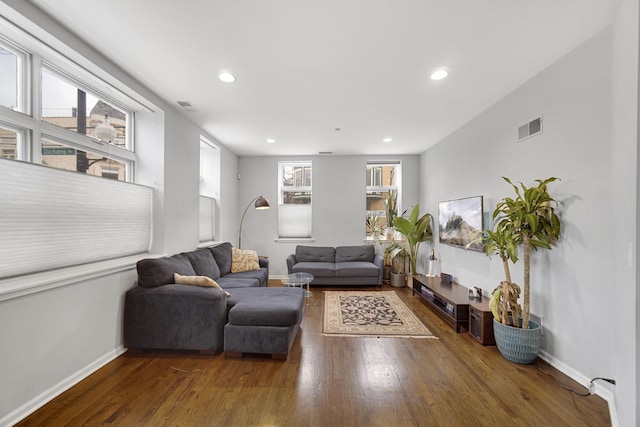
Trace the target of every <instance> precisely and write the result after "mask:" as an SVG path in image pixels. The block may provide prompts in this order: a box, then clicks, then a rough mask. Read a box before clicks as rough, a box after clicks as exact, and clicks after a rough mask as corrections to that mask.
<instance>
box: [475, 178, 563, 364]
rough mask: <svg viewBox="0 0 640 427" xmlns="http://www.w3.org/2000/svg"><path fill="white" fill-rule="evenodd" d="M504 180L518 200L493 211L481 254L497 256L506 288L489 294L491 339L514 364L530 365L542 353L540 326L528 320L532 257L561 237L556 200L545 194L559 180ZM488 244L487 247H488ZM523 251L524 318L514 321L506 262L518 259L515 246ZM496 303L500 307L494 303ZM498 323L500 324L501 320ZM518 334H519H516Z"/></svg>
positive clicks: (515, 309) (515, 293)
mask: <svg viewBox="0 0 640 427" xmlns="http://www.w3.org/2000/svg"><path fill="white" fill-rule="evenodd" d="M503 179H504V180H505V181H506V182H507V183H509V184H511V186H512V187H513V189H514V191H515V193H516V197H515V198H510V197H506V198H504V199H503V200H502V201H500V202H499V203H498V204H497V206H496V208H495V210H494V212H493V219H494V223H495V231H494V232H487V235H486V241H485V245H486V246H485V252H486V253H487V254H491V253H493V254H498V255H500V257H501V259H502V261H503V265H504V266H505V276H506V281H505V282H507V283H506V285H504V283H505V282H503V285H501V286H500V287H498V288H497V289H496V290H495V291H494V294H493V297H492V300H493V301H494V302H493V303H492V305H493V306H494V307H495V306H496V305H498V306H499V307H500V308H499V309H498V310H496V311H497V312H498V317H495V318H494V335H495V337H496V344H497V346H498V349H499V350H500V352H501V353H502V355H503V356H504V357H505V358H506V359H508V360H511V361H513V362H517V363H531V362H533V361H534V360H535V359H536V357H537V356H538V352H539V350H540V326H539V325H537V324H536V323H535V322H532V321H531V320H530V318H529V317H530V300H531V296H530V295H531V286H530V285H531V280H530V279H531V277H530V276H531V275H530V271H531V253H532V251H535V250H537V249H540V248H542V249H551V245H552V244H553V243H555V241H556V240H557V239H558V237H559V236H560V219H559V218H558V216H557V215H556V213H555V206H556V201H555V200H554V199H553V198H552V197H551V196H550V195H549V192H548V190H547V185H548V184H549V183H552V182H554V181H556V180H558V178H555V177H551V178H548V179H545V180H540V179H537V180H536V182H537V183H538V184H537V185H536V186H532V187H526V186H525V185H524V184H522V183H521V184H520V187H518V186H516V185H514V184H513V183H512V182H511V181H510V180H509V178H506V177H503ZM487 243H489V244H488V245H487ZM519 245H521V246H522V248H523V263H524V278H523V291H524V295H523V303H524V304H523V307H522V319H520V320H519V319H518V316H517V314H518V312H519V305H517V298H518V295H519V294H520V290H519V288H518V287H517V285H515V284H513V282H512V281H511V276H510V274H509V269H508V262H507V260H508V259H510V260H511V261H513V262H516V261H517V260H518V254H517V251H516V250H515V249H514V247H517V246H519ZM498 301H500V303H499V304H497V302H498ZM509 302H511V303H514V305H513V306H510V307H509V308H511V311H512V314H513V322H512V324H510V323H511V322H509V321H508V320H507V319H508V313H507V311H508V309H507V306H508V305H509ZM499 319H500V320H501V321H499ZM518 331H520V332H518Z"/></svg>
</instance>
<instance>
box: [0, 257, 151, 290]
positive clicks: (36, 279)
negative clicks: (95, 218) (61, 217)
mask: <svg viewBox="0 0 640 427" xmlns="http://www.w3.org/2000/svg"><path fill="white" fill-rule="evenodd" d="M161 256H163V255H158V254H148V253H144V254H137V255H131V256H127V257H121V258H114V259H110V260H106V261H99V262H93V263H90V264H84V265H76V266H73V267H66V268H60V269H58V270H50V271H43V272H40V273H34V274H27V275H24V276H17V277H10V278H8V279H2V280H0V301H6V300H10V299H13V298H19V297H23V296H25V295H30V294H35V293H38V292H42V291H46V290H49V289H54V288H59V287H62V286H67V285H71V284H73V283H78V282H81V281H84V280H89V279H93V278H95V277H101V276H106V275H108V274H114V273H118V272H121V271H126V270H132V269H135V268H136V263H137V262H138V261H139V260H141V259H144V258H159V257H161Z"/></svg>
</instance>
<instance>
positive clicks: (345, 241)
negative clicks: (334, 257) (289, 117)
mask: <svg viewBox="0 0 640 427" xmlns="http://www.w3.org/2000/svg"><path fill="white" fill-rule="evenodd" d="M286 160H288V161H293V160H311V161H312V162H313V172H312V173H313V178H312V180H313V196H312V203H313V224H312V227H313V231H312V234H313V239H314V241H312V242H276V241H275V240H276V239H277V238H278V208H277V205H278V161H286ZM368 160H401V161H402V191H403V206H401V209H406V208H408V207H410V206H413V205H414V204H415V203H417V202H418V194H419V192H418V189H419V186H420V181H419V179H418V176H419V171H418V164H419V156H417V155H416V156H306V157H295V158H294V157H241V158H240V162H239V163H240V174H241V177H242V178H241V180H240V197H239V206H238V215H242V211H243V210H244V209H245V208H246V206H247V204H248V203H249V202H250V201H251V200H252V199H253V198H255V197H256V196H259V195H263V196H264V197H266V198H267V199H268V200H269V202H270V204H271V209H268V210H263V211H256V210H254V209H253V208H251V209H250V210H249V212H247V215H246V217H245V220H244V225H243V229H242V247H243V248H245V249H249V248H251V249H255V250H257V251H258V253H259V254H261V255H266V256H269V275H270V276H272V277H273V276H282V275H286V273H287V266H286V262H285V259H286V257H287V256H288V255H289V254H291V253H293V252H294V251H295V247H296V245H298V244H301V245H312V246H340V245H361V244H364V236H365V229H364V221H365V188H366V181H365V178H366V165H367V161H368ZM238 221H239V218H238ZM238 226H239V224H238ZM231 241H232V242H233V244H234V246H237V243H238V236H237V229H236V232H235V236H234V238H233V240H231Z"/></svg>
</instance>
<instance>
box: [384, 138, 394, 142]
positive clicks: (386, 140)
mask: <svg viewBox="0 0 640 427" xmlns="http://www.w3.org/2000/svg"><path fill="white" fill-rule="evenodd" d="M391 141H393V139H391V138H385V139H383V140H382V142H391Z"/></svg>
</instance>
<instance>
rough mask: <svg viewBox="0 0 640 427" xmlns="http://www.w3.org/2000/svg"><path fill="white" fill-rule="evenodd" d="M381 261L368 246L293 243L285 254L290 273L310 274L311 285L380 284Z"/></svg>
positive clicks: (382, 264)
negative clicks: (291, 251)
mask: <svg viewBox="0 0 640 427" xmlns="http://www.w3.org/2000/svg"><path fill="white" fill-rule="evenodd" d="M383 266H384V260H383V258H382V256H380V255H378V254H376V253H375V248H374V247H373V246H372V245H361V246H338V247H336V248H334V247H330V246H300V245H299V246H296V252H295V254H291V255H289V256H288V257H287V270H288V271H289V274H291V273H299V272H304V273H310V274H312V275H313V277H314V279H313V281H312V282H311V284H312V285H346V286H353V285H367V286H371V285H382V270H383Z"/></svg>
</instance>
